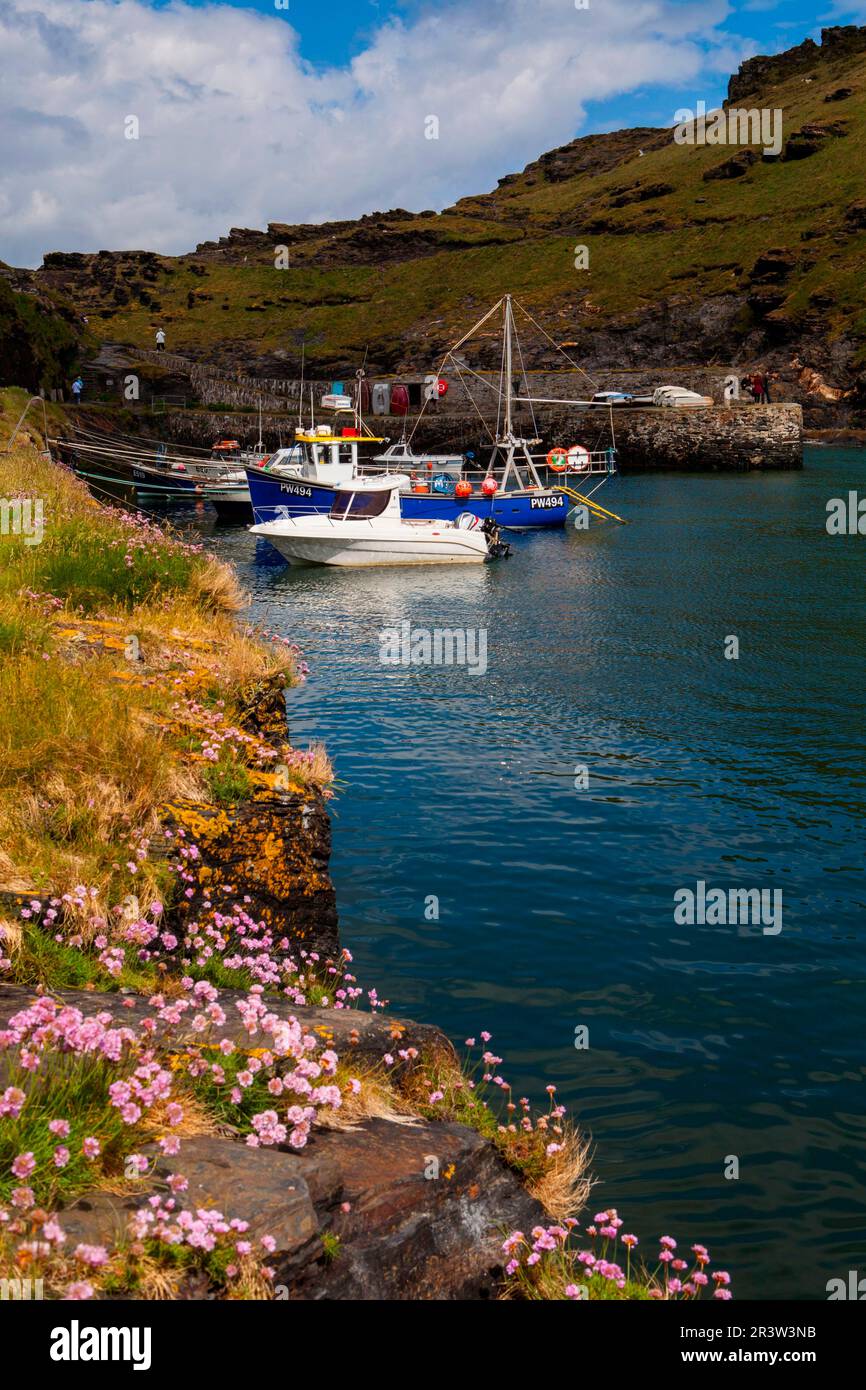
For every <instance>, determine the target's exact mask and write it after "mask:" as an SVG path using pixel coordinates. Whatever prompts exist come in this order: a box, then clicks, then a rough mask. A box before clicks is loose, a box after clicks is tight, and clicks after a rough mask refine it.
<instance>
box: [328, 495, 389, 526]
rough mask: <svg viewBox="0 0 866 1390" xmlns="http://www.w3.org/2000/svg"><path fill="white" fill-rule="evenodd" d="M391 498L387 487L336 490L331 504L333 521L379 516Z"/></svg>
mask: <svg viewBox="0 0 866 1390" xmlns="http://www.w3.org/2000/svg"><path fill="white" fill-rule="evenodd" d="M390 500H391V494H390V492H389V491H388V489H387V488H381V489H380V490H378V491H376V492H338V493H337V495H336V497H335V498H334V500H333V502H332V504H331V516H332V517H333V518H334V520H335V521H357V520H365V519H367V518H369V517H373V516H381V515H382V513H383V512H384V511H385V509H386V507H387V506H388V503H389V502H390Z"/></svg>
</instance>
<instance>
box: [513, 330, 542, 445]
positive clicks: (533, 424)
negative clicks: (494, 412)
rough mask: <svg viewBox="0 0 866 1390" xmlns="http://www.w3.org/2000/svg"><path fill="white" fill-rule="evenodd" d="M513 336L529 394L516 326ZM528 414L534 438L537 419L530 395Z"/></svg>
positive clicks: (524, 383) (536, 432) (536, 434)
mask: <svg viewBox="0 0 866 1390" xmlns="http://www.w3.org/2000/svg"><path fill="white" fill-rule="evenodd" d="M514 338H515V341H516V343H517V355H518V357H519V358H520V371H521V374H522V376H523V385H524V387H525V388H526V392H527V394H529V380H528V378H527V375H526V363H525V362H524V360H523V348H522V347H521V346H520V335H519V333H518V332H517V328H516V327H515V330H514ZM529 414H530V417H531V419H532V434H533V438H536V437H537V436H538V421H537V420H536V418H535V409H534V407H533V404H532V396H529Z"/></svg>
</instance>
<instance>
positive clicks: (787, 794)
mask: <svg viewBox="0 0 866 1390" xmlns="http://www.w3.org/2000/svg"><path fill="white" fill-rule="evenodd" d="M864 477H866V453H863V452H861V451H857V450H829V449H814V450H810V451H809V452H808V456H807V467H806V470H805V471H804V472H803V473H799V474H798V473H787V474H778V473H776V474H767V475H760V474H755V473H751V474H744V475H735V476H732V475H727V476H685V477H682V476H672V475H666V476H664V475H663V476H656V477H636V478H630V479H624V480H619V481H617V482H616V483H615V484H614V485H613V486H612V487H610V488H608V489H606V490H605V496H604V497H603V498H602V500H603V501H604V502H605V505H607V506H610V507H612V508H614V509H615V510H616V511H618V512H620V513H623V514H624V515H626V516H627V517H629V518H630V521H631V524H630V525H628V526H626V527H619V526H616V525H613V524H609V525H602V526H599V525H595V524H593V527H592V529H591V530H590V531H589V532H588V533H586V532H577V531H574V530H568V531H565V532H562V533H548V534H535V535H531V534H530V535H521V536H516V537H514V538H513V555H512V558H511V559H510V560H508V561H506V562H502V563H499V564H496V565H489V566H484V567H478V568H476V567H471V568H467V569H465V570H452V569H447V568H446V569H442V570H436V569H433V568H431V569H426V570H418V571H414V572H413V571H411V570H403V571H401V570H393V571H391V570H381V571H370V572H368V573H358V572H355V573H352V572H348V571H342V572H341V571H333V570H291V569H288V568H286V567H285V566H284V564H283V563H282V561H280V560H279V558H278V557H277V556H276V555H275V554H274V553H273V552H272V551H270V550H269V549H268V547H267V546H266V545H265V544H264V543H262V542H259V543H256V541H255V540H254V539H253V538H251V537H250V536H248V535H247V533H246V532H245V531H244V530H243V529H242V528H225V529H217V528H215V527H214V526H213V523H212V522H211V521H209V520H208V521H205V520H204V519H203V518H202V519H199V520H197V521H195V524H196V525H199V526H201V529H202V530H203V531H204V532H205V533H206V534H207V535H208V536H209V538H210V539H209V542H208V543H209V544H211V545H213V547H214V549H215V550H216V551H217V552H218V553H219V554H221V555H222V556H224V557H226V558H228V559H230V560H232V561H233V562H234V563H235V564H236V565H237V567H238V569H239V571H240V574H241V578H242V580H243V582H244V584H245V585H246V586H247V587H248V588H249V589H250V590H251V591H252V593H253V595H254V612H255V618H256V619H257V620H259V621H261V622H262V623H264V624H265V625H266V626H268V627H269V628H271V629H274V630H277V631H279V632H281V633H284V634H285V635H287V636H289V637H290V638H291V639H292V640H294V641H297V642H298V643H299V644H300V645H301V647H302V648H303V649H304V655H305V658H306V659H307V660H308V661H309V663H310V666H311V675H310V678H309V680H308V682H307V684H306V685H305V686H303V687H302V688H301V689H300V690H298V691H294V692H292V693H291V694H290V702H289V717H290V724H291V729H292V734H293V738H294V741H295V742H296V743H297V744H301V745H303V744H306V743H308V742H309V741H311V740H319V739H321V740H323V741H324V742H325V743H326V744H327V746H328V750H329V752H330V754H331V757H332V759H333V762H334V764H335V767H336V772H337V776H338V779H339V790H338V794H337V796H336V798H335V800H334V802H333V803H332V809H333V824H334V854H333V863H332V870H333V877H334V882H335V885H336V890H337V896H338V902H339V906H340V917H341V924H342V934H343V940H344V943H345V944H346V945H348V946H349V947H350V948H351V949H352V951H353V953H354V956H355V965H356V970H357V974H358V976H359V978H360V980H361V981H362V983H364V984H365V985H367V986H372V985H375V986H376V987H377V989H378V990H379V993H380V994H381V995H382V996H384V997H386V998H388V999H389V1000H390V1001H391V1004H392V1006H393V1008H394V1010H395V1011H396V1012H398V1013H403V1014H405V1015H407V1016H410V1017H413V1018H416V1019H419V1020H423V1021H429V1022H432V1023H436V1024H438V1025H439V1026H440V1027H442V1028H443V1029H445V1030H446V1031H447V1032H448V1033H449V1035H450V1036H451V1037H452V1038H453V1039H454V1040H455V1041H457V1042H460V1041H462V1039H463V1038H465V1037H467V1036H470V1035H471V1036H476V1037H477V1035H478V1034H479V1032H480V1030H481V1029H484V1028H486V1029H487V1030H489V1031H490V1032H491V1033H492V1035H493V1042H492V1044H491V1046H492V1047H493V1048H494V1049H495V1050H496V1051H497V1053H498V1054H499V1055H501V1056H502V1057H503V1058H504V1062H503V1064H502V1066H501V1067H500V1068H499V1070H500V1072H501V1073H502V1074H503V1075H504V1076H505V1077H506V1078H507V1079H508V1080H509V1081H510V1082H511V1083H512V1084H513V1086H514V1089H515V1092H516V1094H517V1095H527V1096H531V1097H533V1098H534V1099H535V1100H538V1101H539V1102H540V1103H542V1104H545V1103H546V1097H545V1094H544V1087H545V1086H546V1085H547V1084H548V1083H552V1084H554V1085H555V1086H556V1087H557V1097H558V1098H559V1099H560V1100H562V1101H564V1102H565V1103H567V1104H568V1106H569V1107H570V1109H571V1110H572V1111H573V1112H574V1114H575V1115H576V1117H577V1119H578V1120H579V1122H580V1123H581V1124H582V1125H583V1126H584V1127H585V1128H586V1129H587V1131H588V1132H590V1133H591V1135H592V1137H593V1139H594V1142H595V1148H596V1152H595V1157H594V1165H593V1166H594V1169H595V1172H596V1174H597V1176H598V1178H599V1180H600V1181H599V1185H598V1187H597V1189H596V1191H595V1193H594V1196H593V1198H592V1202H593V1208H592V1209H593V1211H595V1210H598V1209H599V1208H600V1207H605V1206H608V1205H614V1206H616V1207H617V1208H618V1209H619V1212H620V1215H621V1216H622V1217H623V1218H624V1221H625V1227H624V1229H626V1230H628V1231H634V1232H636V1233H637V1234H638V1236H639V1237H640V1238H641V1242H642V1247H644V1248H645V1250H646V1252H647V1253H648V1254H649V1255H650V1256H653V1255H654V1254H655V1251H656V1249H657V1247H656V1245H655V1240H656V1238H657V1237H658V1236H659V1235H661V1234H671V1235H673V1236H675V1237H676V1238H677V1239H678V1240H679V1241H680V1242H684V1243H686V1244H690V1243H691V1242H693V1241H702V1242H703V1243H705V1244H706V1245H708V1246H709V1248H710V1251H711V1254H712V1255H713V1257H714V1260H716V1261H718V1262H720V1263H721V1264H722V1267H723V1268H727V1269H728V1270H729V1271H730V1273H731V1275H732V1278H733V1286H734V1290H735V1294H738V1295H740V1296H756V1297H785V1298H819V1299H821V1298H825V1297H826V1293H825V1285H826V1282H827V1280H828V1279H830V1278H838V1277H842V1278H847V1273H848V1271H849V1270H850V1269H859V1270H860V1272H861V1274H866V1161H864V1131H866V1119H864V1106H863V1095H864V1089H863V1086H864V1076H866V1056H864V1028H863V1018H864V1013H866V990H864V973H866V971H864V959H866V957H864V941H863V937H864V925H863V923H864V901H866V882H864V856H863V813H864V801H866V756H864V739H863V724H864V721H863V696H862V689H863V661H864V650H866V647H864V637H866V608H864V586H863V570H864V559H866V537H857V536H838V537H833V536H829V535H828V534H827V531H826V528H825V517H826V504H827V501H828V499H829V498H831V497H846V496H847V493H848V491H849V489H850V488H856V487H858V486H860V485H862V484H863V480H864ZM404 623H407V624H409V631H415V632H422V633H423V632H427V633H429V634H431V636H434V635H435V632H436V630H437V629H438V630H442V629H449V630H454V629H462V630H469V631H470V632H475V633H476V634H477V633H480V632H483V633H484V634H486V670H485V671H484V673H483V674H482V672H481V666H482V665H483V664H485V663H482V662H481V661H480V660H477V659H476V661H475V663H474V669H470V667H468V666H455V665H450V666H449V665H434V664H431V665H407V666H403V665H393V664H382V661H381V659H380V658H381V649H382V637H381V634H382V632H383V630H385V629H390V628H396V629H398V630H401V631H402V629H401V625H402V624H404ZM731 637H736V638H737V639H738V642H739V655H738V658H736V659H728V657H726V654H725V653H726V650H727V651H728V652H729V653H730V652H731V650H732V644H731V642H730V641H729V640H728V639H730V638H731ZM470 640H471V639H470ZM479 650H480V649H476V652H475V654H476V657H478V655H479ZM583 769H585V771H583ZM699 881H702V882H704V883H706V885H707V888H708V889H709V888H710V887H718V888H724V889H729V888H749V889H759V890H769V891H770V892H772V890H781V892H782V904H783V914H782V929H781V931H779V932H775V931H769V932H765V931H764V930H763V928H762V925H761V924H760V923H758V924H757V925H753V926H748V925H742V924H740V925H737V924H733V925H728V924H711V923H707V922H696V923H695V924H693V925H680V924H678V923H677V921H676V920H675V917H674V910H675V898H674V895H675V893H677V891H678V890H679V889H683V888H691V889H693V890H694V889H695V887H696V884H697V883H698V882H699ZM434 900H435V901H434ZM437 903H438V918H437ZM581 1028H586V1029H588V1043H589V1045H588V1047H578V1046H575V1042H576V1040H577V1041H578V1042H580V1041H581V1039H582V1036H583V1035H582V1034H580V1033H579V1034H577V1035H576V1031H575V1030H577V1029H581ZM732 1159H736V1160H737V1163H738V1168H739V1177H736V1178H734V1177H726V1172H728V1173H731V1172H733V1171H734V1170H735V1167H736V1165H734V1164H733V1163H732Z"/></svg>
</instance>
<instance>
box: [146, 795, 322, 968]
mask: <svg viewBox="0 0 866 1390" xmlns="http://www.w3.org/2000/svg"><path fill="white" fill-rule="evenodd" d="M165 825H166V826H167V827H168V828H169V829H172V830H175V831H176V830H177V829H178V828H182V829H183V830H184V831H185V834H186V837H187V839H188V840H191V841H192V842H193V843H194V844H195V845H196V846H197V847H198V850H199V853H200V855H201V860H200V862H198V863H197V864H196V865H195V866H194V869H193V872H194V875H195V879H196V882H195V886H194V888H193V896H192V897H191V898H189V899H188V900H187V901H186V903H185V904H184V905H183V907H182V909H181V910H182V912H183V917H184V919H186V920H188V921H195V920H198V919H199V918H200V916H201V913H202V911H203V910H205V908H206V907H210V906H211V905H212V906H216V907H221V908H222V909H223V911H229V910H230V909H231V906H232V903H233V902H235V901H238V900H240V901H243V904H244V909H245V911H246V912H247V913H248V914H249V916H250V917H252V918H253V919H254V920H255V921H257V922H258V921H262V922H264V923H265V925H266V926H267V927H268V928H271V929H272V931H273V933H274V935H275V936H277V937H284V938H286V940H287V942H288V945H287V951H288V953H289V954H292V953H294V952H297V950H298V949H299V948H301V947H303V948H304V949H305V950H307V951H317V952H319V954H320V955H322V956H324V957H332V958H333V957H335V956H336V955H337V954H338V952H339V949H340V945H339V935H338V930H337V904H336V899H335V896H334V888H333V884H332V883H331V880H330V877H329V874H328V861H329V859H330V855H331V823H330V820H329V819H328V814H327V811H326V810H325V805H324V802H323V800H322V796H321V793H319V792H307V793H300V792H297V793H288V792H280V791H277V790H264V791H256V792H254V793H253V795H252V796H251V797H249V798H247V799H246V800H244V801H240V802H238V804H237V805H234V806H228V807H226V806H214V805H202V804H200V803H199V802H181V801H176V802H172V803H170V804H169V805H167V806H166V808H165Z"/></svg>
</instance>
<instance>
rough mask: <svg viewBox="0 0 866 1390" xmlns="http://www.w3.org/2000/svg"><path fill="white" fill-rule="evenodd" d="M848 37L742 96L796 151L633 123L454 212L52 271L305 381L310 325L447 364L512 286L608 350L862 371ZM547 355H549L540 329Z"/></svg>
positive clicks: (129, 310)
mask: <svg viewBox="0 0 866 1390" xmlns="http://www.w3.org/2000/svg"><path fill="white" fill-rule="evenodd" d="M830 34H831V35H833V34H835V35H837V36H838V35H839V34H845V35H849V36H851V37H850V41H849V40H848V39H846V41H845V42H844V43H843V42H840V41H839V40H838V39H837V40H836V41H833V42H831V40H830V39H829V38H827V37H825V43H824V46H823V48H820V49H819V48H817V47H814V46H811V45H808V44H807V45H806V46H805V49H804V48H801V49H800V50H795V51H794V52H793V54H792V55H790V56H789V58H788V59H787V60H786V59H785V57H784V56H780V57H778V58H775V59H773V60H772V62H767V63H766V64H765V66H764V67H760V66H759V67H758V68H756V69H754V71H755V72H756V74H757V75H758V78H759V80H760V82H761V83H762V84H763V85H762V86H761V90H760V91H758V92H755V93H751V94H749V98H748V101H747V102H745V103H743V102H741V103H740V104H747V105H750V106H758V105H760V106H769V107H772V108H776V107H778V108H781V109H782V111H783V112H784V136H785V142H786V143H785V149H784V152H783V155H782V158H781V159H779V160H774V161H766V160H764V159H762V158H761V155H760V151H759V150H758V151H754V156H755V157H754V159H753V161H752V162H749V155H746V157H745V159H743V158H742V157H741V155H740V154H739V153H738V151H737V150H736V149H733V148H731V147H729V146H721V147H713V146H705V147H699V146H685V145H677V144H675V143H674V142H673V140H672V138H671V133H670V132H669V131H651V130H639V131H620V132H615V133H613V134H611V135H599V136H589V137H586V138H584V139H581V140H577V141H574V142H573V143H572V144H571V145H569V146H565V147H564V148H563V149H562V150H559V151H554V152H553V153H552V154H550V155H546V156H543V157H542V158H541V159H540V160H538V161H537V162H535V163H534V164H531V165H529V166H528V167H527V169H525V170H524V171H523V172H522V173H520V174H516V175H509V176H507V177H506V178H505V179H503V180H501V181H500V186H499V188H498V189H497V190H495V191H494V192H493V193H489V194H485V195H482V196H478V197H473V198H465V199H462V200H461V201H460V203H458V204H457V205H456V206H455V207H454V208H451V209H448V210H446V212H444V213H443V214H440V215H436V214H434V213H423V214H420V215H417V216H416V215H410V214H407V213H405V212H399V211H398V212H391V213H382V214H373V215H371V216H370V217H366V218H363V219H361V220H360V221H359V222H351V223H342V224H340V223H337V224H329V225H328V226H326V227H319V228H317V227H290V226H288V225H285V224H281V223H273V224H271V226H270V227H269V228H268V231H267V232H249V231H237V230H236V231H233V232H232V233H231V235H230V236H229V237H228V238H224V239H223V240H222V241H221V242H219V243H205V244H204V245H202V246H201V247H199V248H197V251H196V252H194V253H191V254H190V255H187V256H182V257H179V258H168V257H159V256H155V255H152V254H149V253H142V252H134V253H116V254H109V253H107V252H105V253H100V255H99V256H90V257H75V256H54V257H48V258H47V259H46V264H45V266H44V267H43V269H42V270H41V271H40V272H39V276H40V279H41V280H42V281H43V282H44V283H46V284H48V285H50V286H52V287H54V288H55V289H62V290H63V291H64V292H65V293H67V294H69V296H70V298H72V299H73V300H74V301H75V303H76V305H77V307H78V308H79V310H80V312H84V313H89V314H90V315H92V316H95V317H94V318H92V319H91V324H92V326H93V327H97V326H98V325H99V324H100V323H101V332H102V336H103V337H105V338H110V339H113V340H116V341H122V342H128V343H131V344H134V345H138V346H142V345H152V343H153V334H154V332H155V329H156V328H157V327H158V326H159V325H160V324H162V325H163V326H164V327H165V328H166V330H167V332H168V334H169V346H170V347H171V346H173V347H175V348H176V349H177V350H178V351H180V352H183V353H188V354H190V355H193V356H203V357H207V358H209V359H212V360H216V361H222V362H223V364H225V365H239V364H241V363H243V365H244V367H245V368H246V369H247V370H255V369H256V365H257V364H258V369H259V370H260V371H261V372H262V373H263V374H268V373H269V372H270V373H274V374H277V373H279V374H289V372H290V369H291V367H292V366H293V365H294V363H295V362H296V361H297V357H298V349H299V344H300V343H301V341H302V340H304V341H305V342H306V349H307V358H308V361H309V362H312V363H313V365H314V366H318V367H320V368H321V369H322V370H323V371H327V370H334V371H337V370H340V371H348V370H350V369H352V368H354V367H355V366H356V365H358V363H359V361H360V360H361V359H362V358H363V356H364V353H365V352H368V354H369V356H368V364H369V365H372V366H374V367H376V366H377V367H379V368H380V369H384V368H387V367H398V366H399V367H404V366H408V365H416V366H425V365H426V364H427V363H428V362H429V361H430V360H431V359H433V358H435V356H436V354H437V352H438V351H439V350H440V348H441V347H442V346H443V345H444V344H447V343H448V342H450V341H452V340H453V339H454V338H455V337H456V336H457V335H458V334H459V333H461V332H462V331H463V330H464V329H465V328H466V327H467V326H468V324H469V323H471V321H472V318H473V315H474V314H475V312H476V311H478V312H480V311H481V310H482V309H483V308H485V307H486V306H487V305H488V304H489V303H490V302H491V301H492V300H493V299H495V298H496V297H498V296H499V295H500V294H501V293H502V292H503V290H505V289H510V290H511V291H512V292H513V293H515V294H516V295H518V296H519V297H520V298H521V299H522V300H523V302H524V303H525V304H526V305H527V306H528V307H529V308H530V310H531V311H532V312H533V313H534V314H535V315H537V316H538V317H539V319H540V320H541V321H542V322H543V323H544V325H545V327H546V328H547V329H548V330H549V331H550V332H551V333H552V334H553V336H554V337H556V338H557V339H558V340H560V341H569V342H576V343H578V345H579V347H580V350H581V351H582V352H583V353H584V355H585V356H586V357H587V359H588V360H590V361H595V362H596V363H598V364H605V365H620V364H626V363H628V362H629V361H637V360H647V359H648V358H650V357H654V358H655V359H657V360H659V361H679V362H683V363H687V362H693V361H699V360H700V361H705V360H709V359H710V358H711V357H713V356H717V357H719V358H720V359H724V358H726V357H727V358H730V357H731V355H733V354H741V355H743V357H744V358H747V357H755V356H758V355H762V354H769V355H770V356H773V355H774V354H776V355H777V356H778V358H779V360H781V358H782V357H784V358H785V360H787V359H789V358H790V357H791V356H792V355H793V353H794V352H799V353H800V354H801V355H803V356H804V357H806V358H808V360H809V361H810V362H811V363H812V364H813V365H817V366H819V367H824V368H828V367H829V368H831V369H832V370H834V371H835V372H836V373H837V374H840V373H841V374H842V375H843V376H844V375H848V376H853V375H856V374H857V373H858V371H859V370H860V369H861V368H862V367H863V366H866V304H864V301H863V295H862V284H863V270H862V267H863V261H864V253H866V202H864V197H866V191H864V175H866V153H864V151H866V29H864V30H860V31H856V30H851V31H838V30H836V31H830ZM813 47H814V52H813V51H812V49H813ZM858 50H859V51H858ZM752 66H753V65H745V68H744V70H743V75H742V76H741V77H740V78H737V79H734V82H735V83H736V84H737V88H736V89H737V91H738V92H740V91H741V90H742V89H743V87H744V86H745V87H748V86H749V81H750V72H749V69H751V68H752ZM734 156H736V160H735V163H734V165H733V166H730V165H729V162H730V161H731V159H732V157H734ZM720 166H726V169H725V171H724V172H725V173H727V174H728V175H729V176H727V177H724V176H715V171H717V170H719V169H720ZM280 245H284V246H287V247H288V248H289V262H290V263H289V266H288V268H286V269H277V268H275V266H274V256H275V248H276V247H278V246H280ZM577 245H586V246H587V247H588V249H589V269H588V270H578V269H576V268H575V264H574V258H575V251H574V249H575V247H576V246H577ZM767 253H773V254H772V255H770V256H769V259H768V258H767ZM533 350H534V351H535V354H536V361H537V363H538V364H541V362H542V361H543V360H544V356H543V352H542V349H541V340H540V339H538V340H537V342H536V344H535V345H534V349H533V344H532V343H531V342H530V352H533ZM482 355H483V353H482Z"/></svg>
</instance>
